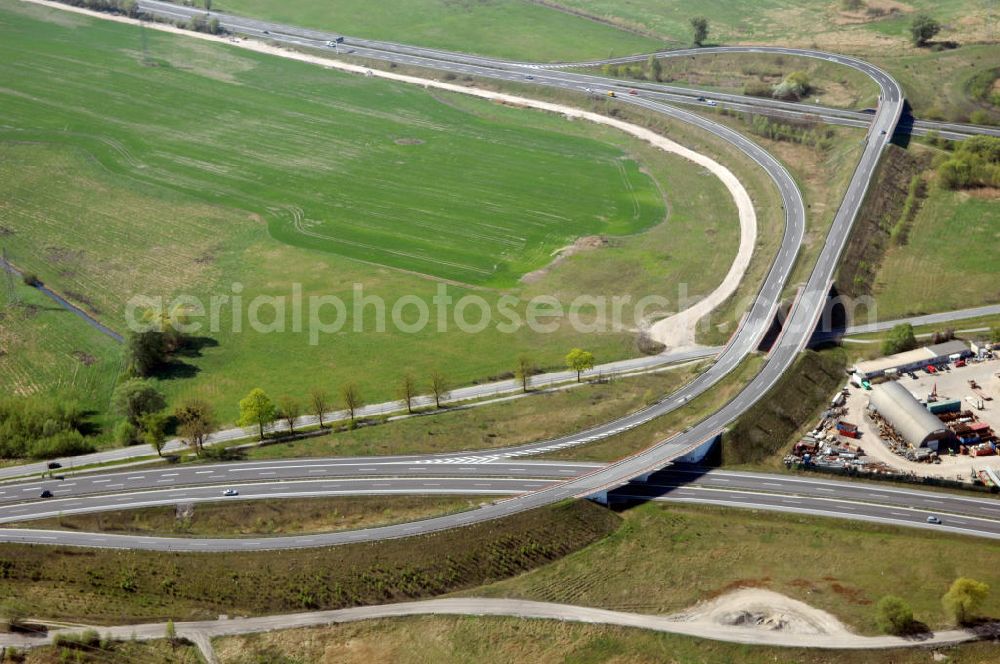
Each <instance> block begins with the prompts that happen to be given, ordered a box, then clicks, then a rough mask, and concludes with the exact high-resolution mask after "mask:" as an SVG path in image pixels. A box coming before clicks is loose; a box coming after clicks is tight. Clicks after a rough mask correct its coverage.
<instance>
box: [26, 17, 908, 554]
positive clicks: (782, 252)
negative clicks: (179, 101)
mask: <svg viewBox="0 0 1000 664" xmlns="http://www.w3.org/2000/svg"><path fill="white" fill-rule="evenodd" d="M153 1H154V0H142V2H141V3H140V7H142V8H143V10H145V11H148V10H149V5H150V4H151V3H152V2H153ZM160 4H161V5H162V3H160ZM166 9H167V11H177V10H178V9H179V7H178V6H176V5H167V6H166ZM216 18H218V19H219V20H220V22H221V23H222V25H223V26H224V27H227V28H231V29H235V30H237V31H243V30H245V28H243V27H240V26H238V25H236V24H235V23H231V22H233V21H236V20H237V19H234V18H233V17H228V16H225V15H216ZM239 20H242V19H239ZM282 29H283V30H284V29H286V28H282ZM289 30H293V31H294V30H298V29H294V28H292V29H289ZM299 32H301V31H299ZM277 37H278V35H268V38H271V39H276V38H277ZM336 37H337V35H333V34H329V35H328V36H327V37H326V38H327V39H335V38H336ZM314 38H315V35H314ZM282 39H285V41H288V42H296V41H298V42H301V41H303V38H301V37H296V36H294V35H289V36H288V37H287V38H286V37H282ZM392 48H393V49H394V50H392V51H391V52H390V50H384V51H378V52H374V55H372V56H369V57H378V55H379V54H382V55H385V58H386V59H388V58H389V57H392V58H396V57H398V56H399V52H398V51H399V50H400V49H406V48H408V47H398V46H396V45H393V47H392ZM355 50H357V49H355ZM726 50H727V51H732V52H746V51H747V49H746V48H743V47H732V48H729V49H726ZM758 50H760V51H766V52H770V53H781V54H787V55H801V56H805V57H811V58H820V59H824V60H829V61H833V62H838V63H840V64H844V65H846V66H849V67H853V68H855V69H856V70H858V71H861V72H863V73H865V74H867V75H868V76H870V77H871V78H872V80H874V81H875V83H876V84H877V85H878V86H879V88H880V90H881V94H880V102H879V106H878V111H877V112H876V113H875V115H874V116H873V118H872V124H871V126H870V128H869V131H868V134H867V137H866V139H865V141H864V150H863V153H862V155H861V159H860V161H859V164H858V166H857V168H856V170H855V172H854V174H853V176H852V178H851V180H850V183H849V184H848V187H847V191H846V195H845V198H844V201H843V203H842V204H841V206H840V207H839V208H838V210H837V212H836V214H835V216H834V219H833V222H832V224H831V226H830V229H829V231H828V233H827V237H826V241H825V244H824V246H823V248H822V250H821V252H820V255H819V257H818V259H817V261H816V264H815V266H814V268H813V270H812V272H811V274H810V276H809V279H808V281H807V283H806V284H805V285H804V286H803V287H802V288H801V289H800V290H799V295H798V297H797V298H796V300H795V302H794V304H793V305H792V307H791V310H790V312H789V315H788V317H787V320H786V322H785V325H784V328H783V331H782V333H781V334H780V335H779V337H778V339H777V341H776V342H775V344H774V346H773V347H772V350H771V352H770V355H769V357H768V358H767V361H766V363H765V364H764V366H763V368H762V370H761V371H760V373H759V374H758V375H757V376H756V377H755V378H754V379H753V380H752V381H750V383H749V384H748V385H747V386H746V387H745V388H744V389H743V390H742V391H741V392H739V393H738V394H737V395H736V396H735V397H733V398H732V399H731V400H730V401H728V402H727V403H725V404H722V405H721V406H720V407H719V409H718V410H717V411H715V412H714V413H713V414H712V415H710V416H709V417H707V418H706V419H704V420H702V421H701V422H699V423H698V424H696V425H694V426H693V427H691V428H689V429H687V430H685V431H684V432H682V433H679V434H677V435H675V436H673V437H671V438H669V439H667V440H664V441H661V442H659V443H656V444H654V445H652V446H651V447H649V448H647V449H646V450H643V451H642V452H639V453H638V454H635V455H633V456H630V457H628V458H626V459H623V460H621V461H619V462H616V463H614V464H610V465H608V466H606V467H604V468H601V469H597V470H594V471H592V472H590V473H586V474H584V475H582V476H580V477H578V478H575V479H572V480H568V481H566V482H563V483H560V484H557V485H555V486H553V487H549V488H545V489H541V490H538V491H535V492H532V493H528V494H524V495H522V496H518V497H517V498H512V499H509V500H505V501H500V502H497V503H494V504H491V505H489V506H486V507H482V508H480V509H476V510H471V511H468V512H462V513H458V514H451V515H447V516H442V517H437V518H432V519H426V520H423V521H421V522H419V524H416V526H417V530H413V527H412V526H411V527H408V529H407V530H406V532H405V533H404V532H403V531H402V529H397V530H393V528H394V527H393V526H387V527H383V528H373V529H370V530H367V531H358V532H356V533H351V534H344V535H346V536H347V537H348V538H350V537H355V538H366V539H375V538H380V537H401V536H404V534H414V533H415V532H420V533H428V532H435V531H438V530H444V529H448V528H455V527H460V526H464V525H469V524H473V523H481V522H483V521H486V520H490V519H497V518H501V517H504V516H509V515H512V514H516V513H519V512H522V511H525V510H529V509H533V508H537V507H541V506H544V505H550V504H552V503H555V502H558V501H561V500H564V499H567V498H579V497H586V496H594V495H598V496H599V495H601V494H602V493H604V492H606V491H608V490H611V489H614V488H616V487H619V486H622V485H624V484H627V483H628V482H629V480H631V479H632V478H634V477H638V476H640V475H643V474H646V473H649V472H652V471H656V470H659V469H661V468H663V467H665V466H667V465H669V464H671V463H672V462H673V461H675V460H676V459H678V458H680V457H682V456H684V455H685V454H687V453H689V452H691V451H692V450H694V449H696V448H698V447H699V446H701V445H702V444H703V443H704V442H705V441H707V440H710V439H711V438H713V437H714V436H716V435H717V434H718V433H719V432H720V431H721V430H722V429H723V428H724V427H725V426H726V425H727V424H728V423H730V422H732V421H733V420H734V419H736V418H737V417H739V416H740V415H741V414H743V413H745V412H746V411H747V410H748V409H749V408H750V407H751V406H753V405H754V404H755V403H756V402H757V400H758V399H760V398H761V397H762V396H763V395H764V394H766V393H767V392H768V390H769V389H770V388H771V387H773V386H774V384H775V383H776V382H777V381H778V379H780V377H781V376H782V375H783V374H784V372H785V371H786V370H787V369H788V368H789V367H791V365H792V364H793V362H794V361H795V358H796V357H797V356H798V354H799V352H800V351H801V350H802V349H803V348H804V347H805V345H806V343H807V342H808V340H809V339H810V337H811V336H812V333H813V330H814V329H815V327H816V323H817V321H818V320H819V317H820V315H821V313H822V311H823V309H824V306H825V304H826V301H827V295H828V293H829V290H830V285H831V283H832V279H833V274H834V270H835V269H836V266H837V261H838V260H839V258H840V255H841V252H842V251H843V248H844V245H845V244H846V242H847V238H848V236H849V234H850V231H851V227H852V225H853V223H854V219H855V217H856V216H857V213H858V210H859V209H860V206H861V204H862V202H863V200H864V196H865V194H866V192H867V189H868V185H869V182H870V181H871V180H872V177H873V174H874V172H875V168H876V166H877V164H878V161H879V159H880V157H881V155H882V152H883V150H884V149H885V147H886V145H887V144H888V143H889V140H890V138H891V136H892V135H893V132H894V131H895V127H896V125H897V124H898V122H899V119H900V116H901V114H902V110H903V101H904V100H903V96H902V90H901V89H900V87H899V85H898V84H897V83H896V82H895V81H894V80H893V79H892V78H891V77H890V76H889V75H888V74H886V73H885V72H883V71H882V70H880V69H879V68H877V67H874V66H873V65H870V64H868V63H866V62H863V61H861V60H858V59H856V58H850V57H846V56H842V55H835V54H830V53H820V52H816V51H806V50H800V49H788V48H767V49H763V48H762V49H758ZM403 55H405V57H410V58H412V57H419V58H420V59H423V60H426V62H427V65H426V66H432V67H434V68H437V69H439V70H451V71H454V70H455V68H456V67H458V68H459V69H460V70H461V71H464V72H471V73H475V74H477V75H479V74H484V75H487V76H494V77H500V78H509V77H510V76H523V74H522V73H519V72H516V71H505V70H504V69H502V68H490V67H483V66H481V65H479V64H471V63H472V62H474V61H478V60H481V59H480V58H475V57H473V56H463V55H461V54H452V55H450V56H448V58H445V57H444V56H441V58H440V59H438V60H434V59H431V58H427V57H425V56H412V55H406V54H405V53H404V54H403ZM661 57H671V55H670V54H669V53H668V54H663V55H662V56H661ZM463 58H464V59H465V60H466V61H468V62H469V63H470V64H462V62H460V61H461V60H462V59H463ZM531 71H537V72H539V74H541V70H538V69H535V70H531ZM376 75H379V76H390V77H391V76H392V75H391V74H385V73H378V74H376ZM538 79H539V80H545V76H544V75H540V76H538ZM413 82H415V83H416V82H418V81H417V80H413ZM431 83H432V82H431V81H424V82H423V83H422V84H424V85H429V84H431ZM549 84H550V85H553V86H559V87H572V85H574V84H571V83H567V82H566V81H565V80H563V79H561V78H559V75H555V76H553V78H552V80H551V82H549ZM621 102H622V103H638V104H643V105H646V106H647V107H648V108H651V109H653V110H656V111H658V112H660V113H662V114H664V115H668V116H670V117H674V118H677V119H680V120H682V121H685V122H690V123H692V124H695V125H697V126H699V127H701V128H703V129H705V130H706V131H708V132H710V133H712V134H715V135H716V136H718V137H720V138H722V139H723V140H725V141H727V142H730V143H731V144H732V145H734V146H735V147H736V148H737V149H739V150H741V151H742V152H744V153H745V154H746V155H747V156H748V157H749V158H751V159H752V160H754V161H755V162H757V163H758V164H759V165H760V166H761V167H762V168H763V169H764V171H765V172H766V173H767V174H768V175H769V176H770V177H771V179H772V180H773V181H774V183H775V185H776V186H777V188H778V191H779V193H780V195H781V197H782V200H783V207H784V210H785V229H784V234H783V237H782V240H781V246H780V247H779V249H778V253H777V257H776V259H775V261H774V263H773V264H772V266H771V268H770V270H769V271H768V273H767V275H766V277H765V279H764V282H763V285H762V286H761V288H760V290H759V291H758V296H757V297H756V298H755V300H754V302H753V303H752V304H751V305H750V308H749V311H748V313H747V314H746V315H745V316H744V318H743V320H742V321H741V322H740V325H739V327H738V330H737V331H736V333H735V335H734V336H733V338H732V339H731V340H730V343H729V344H728V345H727V346H726V348H725V349H724V350H723V351H722V353H721V354H720V355H719V356H718V358H717V360H716V362H715V363H714V364H713V365H711V366H710V367H709V368H708V369H707V370H706V371H704V372H703V373H701V374H699V375H698V377H696V378H695V379H694V380H692V381H691V382H689V383H688V384H686V385H685V386H684V387H682V388H681V389H680V390H678V391H676V392H675V393H673V394H671V395H669V396H666V397H664V398H663V399H661V400H660V401H659V402H657V403H656V404H653V405H652V406H649V407H647V408H645V409H643V410H640V411H637V412H635V413H632V414H630V415H628V416H626V417H623V418H619V419H618V420H616V421H615V422H612V423H608V424H604V425H601V426H597V427H594V428H592V429H590V430H589V431H587V432H583V433H582V434H580V435H578V436H577V441H568V442H567V443H566V444H567V445H570V444H583V443H585V442H590V441H592V440H596V439H599V438H603V437H607V436H610V435H614V434H617V433H620V432H622V431H626V430H629V429H632V428H635V427H637V426H640V425H641V424H644V423H646V422H649V421H651V420H653V419H655V418H657V417H660V416H662V415H665V414H667V413H669V412H672V411H674V410H676V409H677V408H680V407H682V406H683V405H684V404H686V403H687V402H688V401H690V400H691V399H692V398H694V397H696V396H698V395H699V394H702V393H704V392H706V391H707V390H709V389H710V388H711V387H712V386H714V385H715V384H716V383H718V382H719V381H720V380H721V379H722V378H723V377H725V376H726V375H728V374H729V373H730V372H731V371H733V370H734V369H735V368H736V367H737V366H738V365H739V364H740V363H741V362H742V361H743V360H744V359H745V358H746V357H747V356H748V355H749V354H750V353H752V352H753V351H754V350H755V349H756V348H757V346H758V344H759V341H760V339H761V338H762V337H763V335H764V334H765V333H766V331H767V330H768V328H769V327H770V325H771V321H772V320H773V319H774V316H775V313H776V311H777V308H778V305H779V303H780V301H781V298H782V292H783V291H784V288H785V287H786V286H787V285H788V279H789V275H790V274H791V270H792V267H793V266H794V264H795V260H796V257H797V255H798V251H799V248H800V246H801V244H802V239H803V236H804V231H805V220H806V215H805V205H804V203H803V201H802V196H801V194H800V192H799V190H798V188H797V186H796V184H795V181H794V179H793V178H792V177H791V175H790V174H789V173H788V172H787V170H785V168H784V167H783V166H782V165H781V164H780V163H779V162H778V161H777V160H776V159H775V158H774V157H773V156H771V155H770V154H769V153H768V152H767V151H766V150H764V149H762V148H761V147H760V146H759V145H757V144H756V143H754V142H753V141H751V140H749V139H748V138H746V137H744V136H742V135H741V134H738V133H736V132H734V131H732V130H731V129H729V128H727V127H724V126H722V125H720V124H718V123H715V122H712V121H711V120H709V119H707V118H704V117H702V116H698V115H695V114H692V113H689V112H686V111H680V110H678V109H674V108H673V107H670V106H666V105H664V104H660V103H657V102H652V101H647V100H643V99H642V98H641V97H639V96H634V95H622V96H621ZM7 535H8V536H10V535H12V533H10V532H9V533H7ZM77 535H80V536H83V537H86V536H85V535H82V534H78V533H64V534H61V537H62V538H67V537H72V536H77ZM138 539H139V540H142V538H138ZM357 541H360V540H357ZM133 544H134V545H136V546H140V545H141V546H145V547H155V546H157V545H158V544H157V542H156V540H154V539H147V540H145V541H143V542H141V543H140V542H139V541H135V542H133ZM160 545H163V546H169V545H170V543H169V542H164V543H161V544H160ZM220 546H225V544H224V543H220Z"/></svg>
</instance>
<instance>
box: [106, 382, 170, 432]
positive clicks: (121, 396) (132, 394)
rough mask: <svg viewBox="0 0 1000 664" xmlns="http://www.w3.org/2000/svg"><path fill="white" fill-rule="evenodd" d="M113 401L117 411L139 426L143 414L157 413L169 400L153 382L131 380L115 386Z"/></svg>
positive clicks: (133, 424)
mask: <svg viewBox="0 0 1000 664" xmlns="http://www.w3.org/2000/svg"><path fill="white" fill-rule="evenodd" d="M111 403H112V406H113V407H114V410H115V412H116V413H118V414H119V415H120V416H122V417H124V418H125V419H127V420H128V421H129V423H130V424H131V425H132V426H135V427H138V426H139V420H140V418H142V416H143V415H147V414H149V413H155V412H157V411H160V410H163V409H164V408H166V407H167V402H166V400H165V399H164V398H163V395H162V394H160V392H159V390H157V389H156V388H155V387H154V386H153V384H152V383H150V382H149V381H145V380H137V379H134V380H130V381H127V382H124V383H122V384H121V385H119V386H118V387H116V388H115V391H114V394H113V395H112V396H111Z"/></svg>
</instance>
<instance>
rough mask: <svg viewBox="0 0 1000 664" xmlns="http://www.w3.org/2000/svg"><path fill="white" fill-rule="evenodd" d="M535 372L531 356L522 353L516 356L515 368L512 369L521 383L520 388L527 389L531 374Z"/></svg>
mask: <svg viewBox="0 0 1000 664" xmlns="http://www.w3.org/2000/svg"><path fill="white" fill-rule="evenodd" d="M533 373H535V365H534V363H533V362H532V361H531V358H529V357H527V356H526V355H522V356H521V357H519V358H517V368H516V369H515V370H514V376H515V377H516V378H517V380H518V381H520V383H521V389H522V390H524V391H525V392H527V391H528V387H530V384H531V375H532V374H533Z"/></svg>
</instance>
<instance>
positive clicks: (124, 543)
mask: <svg viewBox="0 0 1000 664" xmlns="http://www.w3.org/2000/svg"><path fill="white" fill-rule="evenodd" d="M322 461H328V462H331V463H336V462H340V461H342V460H333V459H331V460H322ZM246 465H247V466H248V468H246V469H245V470H246V471H248V472H240V473H237V476H238V477H241V479H233V478H226V479H227V480H229V481H226V482H223V483H217V482H211V481H198V482H196V483H193V484H191V485H185V486H177V487H174V488H155V487H153V488H139V487H138V486H131V485H130V486H129V487H128V488H127V489H125V490H119V491H115V492H110V493H103V494H93V495H86V494H83V495H80V496H70V497H62V498H60V497H57V498H53V499H48V500H33V501H28V502H15V503H8V504H4V505H2V506H0V524H15V523H18V524H19V523H24V522H27V521H31V520H37V519H45V518H53V517H57V516H70V515H73V514H86V513H92V512H103V511H107V510H120V509H136V508H140V507H155V506H165V505H176V504H178V503H201V502H220V501H239V500H255V499H272V500H273V499H279V498H285V499H287V498H316V497H337V496H358V495H401V494H402V495H442V494H455V495H468V496H482V497H483V501H484V502H485V501H497V500H500V499H498V498H497V496H510V495H515V494H522V495H524V494H526V495H530V494H531V493H532V492H537V491H539V490H541V489H543V488H546V487H553V486H557V485H558V484H559V483H561V482H562V481H564V479H565V476H566V474H570V475H573V476H579V475H580V474H581V473H585V472H587V471H588V470H591V469H593V468H594V467H599V466H597V465H596V464H578V463H565V464H562V465H563V466H564V468H560V463H557V462H525V463H523V464H521V466H520V467H518V468H511V467H510V466H509V464H503V463H501V464H497V465H495V466H494V465H492V464H488V465H485V466H476V467H472V468H461V467H458V466H456V467H453V468H449V467H447V466H435V467H434V468H433V471H434V472H433V473H432V474H430V475H428V476H424V477H419V478H415V477H398V476H389V475H387V476H376V475H375V474H374V473H373V471H372V470H371V469H372V468H373V467H371V466H363V468H364V470H362V469H361V468H362V466H361V465H360V464H358V465H357V467H356V468H355V471H354V472H358V473H362V472H365V473H368V476H367V477H345V478H341V479H304V480H295V479H292V480H275V479H273V473H272V472H271V471H267V470H265V468H267V466H263V465H260V464H246ZM282 465H283V464H280V463H279V464H275V466H273V467H274V468H281V467H282ZM400 470H401V471H402V472H403V473H407V472H411V471H410V470H409V469H408V468H405V467H403V468H401V469H400ZM560 470H565V471H566V474H563V473H560V472H559V471H560ZM491 472H492V474H493V476H490V474H491ZM463 474H464V475H463ZM504 474H519V475H521V476H520V477H503V476H502V475H504ZM243 477H247V478H251V479H242V478H243ZM229 488H237V489H238V490H239V496H238V497H226V496H223V493H222V492H223V490H225V489H229ZM609 499H610V501H611V502H612V503H619V502H622V501H635V500H639V501H648V500H655V501H663V502H676V503H690V504H700V505H716V506H724V507H738V508H744V509H757V510H766V511H778V512H787V513H794V514H809V515H816V516H827V517H835V518H843V519H851V520H860V521H869V522H873V523H882V524H890V525H904V526H908V527H916V528H926V529H929V530H938V531H944V532H950V533H955V534H963V535H971V536H976V537H988V538H995V539H1000V500H997V499H995V498H989V497H972V496H968V497H967V496H962V495H958V494H954V493H949V492H935V491H925V490H919V489H903V488H898V487H891V486H879V485H876V486H874V487H873V486H872V485H871V484H870V483H867V482H863V481H859V482H844V481H833V480H826V479H822V478H813V477H810V476H797V475H778V474H766V473H747V472H736V471H725V470H709V469H699V468H691V467H672V468H670V469H668V470H666V471H662V472H659V473H656V474H654V475H652V476H651V477H650V478H649V480H648V481H647V482H632V483H629V484H628V485H626V486H624V487H621V488H620V489H618V490H616V491H614V492H612V494H611V495H610V496H609ZM505 502H509V501H505ZM497 504H499V503H497ZM474 511H477V510H474ZM474 511H473V512H465V513H464V514H472V513H474ZM930 515H935V516H937V517H939V518H940V519H941V521H942V523H941V524H928V523H927V517H928V516H930ZM421 523H422V522H419V521H418V522H414V523H406V524H398V525H395V526H385V527H381V528H370V529H366V530H357V531H343V532H336V533H317V534H309V535H295V536H282V537H240V538H235V537H232V538H230V537H226V538H182V537H150V536H145V535H111V534H107V533H82V532H75V531H49V530H41V529H28V528H23V527H22V528H0V541H3V542H17V543H34V544H56V543H58V544H65V545H75V546H95V547H105V548H138V549H156V550H170V551H226V550H232V549H239V550H241V551H258V550H274V549H291V548H301V547H317V546H332V545H337V544H345V543H349V542H366V541H373V540H376V539H386V538H390V537H405V536H409V535H414V534H419V533H420V532H421V528H420V524H421Z"/></svg>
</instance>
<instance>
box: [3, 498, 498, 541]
mask: <svg viewBox="0 0 1000 664" xmlns="http://www.w3.org/2000/svg"><path fill="white" fill-rule="evenodd" d="M487 500H488V499H487V498H482V497H479V498H475V497H468V498H465V497H462V496H351V497H335V498H293V499H288V500H244V501H239V502H234V503H228V502H227V503H197V504H189V505H185V504H184V503H183V501H182V500H181V501H178V505H177V506H166V507H145V508H141V509H136V510H118V511H109V512H100V513H95V514H75V515H68V516H60V517H56V518H52V519H44V520H41V521H28V522H25V523H23V524H16V525H14V526H12V527H18V528H41V529H43V530H51V529H60V530H80V531H85V532H102V533H126V534H134V535H140V534H141V535H166V536H184V537H242V536H244V535H296V534H302V533H328V532H334V531H338V530H353V529H358V528H371V527H375V526H386V525H389V524H393V523H401V522H404V521H416V520H417V519H426V518H428V517H432V516H440V515H443V514H451V513H454V512H461V511H464V510H468V509H474V508H476V507H478V506H479V505H480V504H482V503H483V502H484V501H487Z"/></svg>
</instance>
